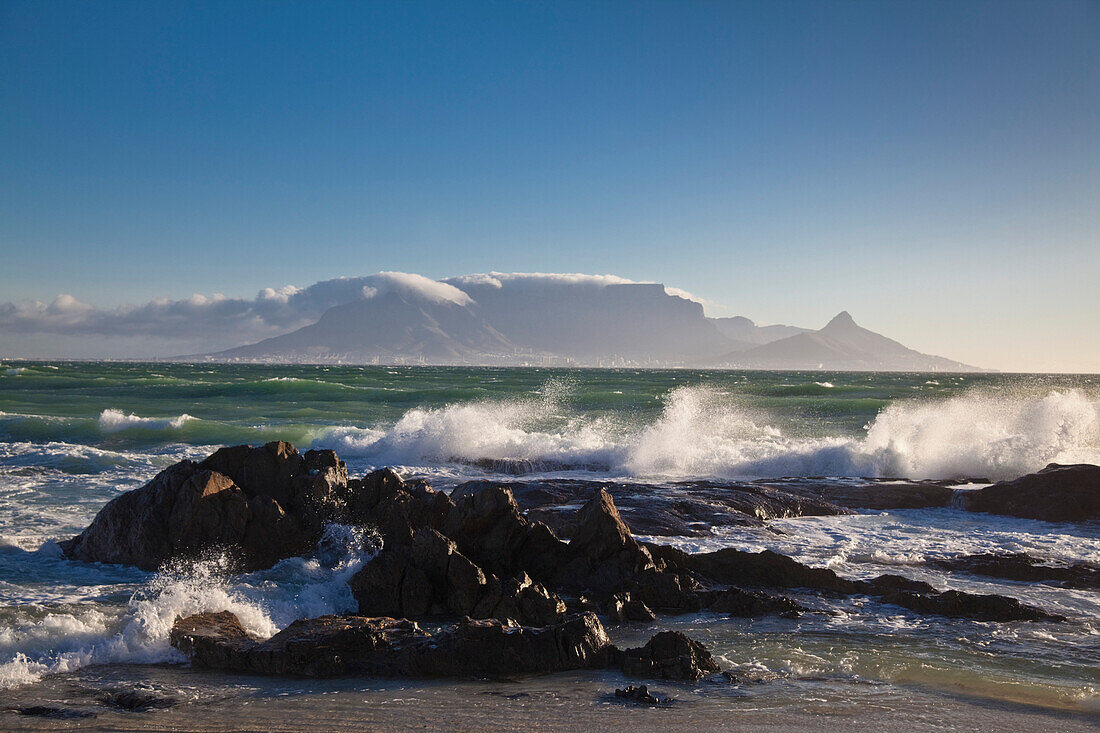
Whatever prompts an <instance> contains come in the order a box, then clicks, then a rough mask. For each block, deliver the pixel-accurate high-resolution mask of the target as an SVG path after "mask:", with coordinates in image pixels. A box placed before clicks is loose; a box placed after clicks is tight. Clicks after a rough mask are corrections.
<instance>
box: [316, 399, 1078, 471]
mask: <svg viewBox="0 0 1100 733" xmlns="http://www.w3.org/2000/svg"><path fill="white" fill-rule="evenodd" d="M567 392H568V389H567V388H563V387H561V386H560V385H559V386H558V387H556V388H555V389H549V390H546V391H544V394H542V395H540V396H536V397H533V398H531V399H528V400H507V401H482V402H473V403H458V404H453V405H449V406H446V407H442V408H434V409H425V408H414V409H412V410H409V411H408V412H406V413H405V414H404V415H403V416H402V417H401V419H400V420H398V422H397V423H396V424H395V425H394V426H393V427H391V428H389V429H374V428H350V427H345V428H334V429H331V430H329V431H328V432H327V433H325V434H324V435H322V436H321V437H320V438H318V440H317V441H316V442H317V444H319V445H328V446H332V447H335V448H337V450H338V451H340V452H347V453H348V454H349V455H354V456H360V457H363V458H366V459H368V460H370V461H372V462H374V463H376V464H383V463H397V464H405V465H438V464H439V463H446V462H451V461H461V462H475V461H479V460H489V461H500V460H508V459H512V460H525V461H532V462H536V463H538V462H542V463H545V464H548V465H559V466H574V467H589V468H602V469H604V470H610V471H612V472H615V473H620V474H625V475H630V476H633V477H637V478H647V477H660V478H668V477H673V478H696V477H712V478H769V477H779V476H878V477H895V476H900V477H908V478H935V479H951V478H962V477H967V478H973V477H988V478H991V479H994V480H1000V479H1006V478H1014V477H1016V476H1019V475H1021V474H1024V473H1028V472H1030V471H1035V470H1038V469H1040V468H1042V467H1044V466H1045V465H1047V464H1048V463H1051V462H1057V463H1071V462H1089V463H1098V462H1100V402H1097V401H1096V400H1095V399H1094V398H1093V397H1090V396H1088V395H1086V394H1084V393H1083V392H1080V391H1078V390H1068V391H1049V392H1047V393H1045V394H1035V393H1031V394H1009V393H970V394H966V395H962V396H957V397H953V398H950V399H945V400H924V401H899V402H895V403H893V404H891V405H889V406H888V407H886V408H884V409H883V410H882V411H881V412H880V413H879V414H878V415H877V416H876V417H875V419H874V420H872V421H871V423H870V424H869V425H867V427H866V433H865V435H864V436H863V437H859V436H854V437H846V436H826V437H803V436H791V435H787V434H785V433H784V431H783V430H782V429H781V428H780V427H777V420H776V419H775V418H774V417H773V416H770V415H768V414H767V413H764V412H761V411H759V410H753V409H750V408H748V407H746V406H745V405H744V404H743V403H742V402H740V401H739V400H738V398H737V397H736V396H735V395H730V394H726V393H722V392H719V391H715V390H711V389H708V388H705V387H681V388H678V389H675V390H673V391H671V392H670V393H669V394H668V395H666V397H665V400H664V406H663V409H662V411H661V413H660V414H659V416H658V417H657V419H656V420H655V421H653V422H651V423H649V424H645V425H640V426H639V425H633V426H631V425H629V424H625V425H624V422H622V421H616V420H613V419H611V418H608V417H603V418H597V419H592V418H588V419H584V418H582V417H579V416H575V415H572V414H571V413H570V411H569V409H568V404H567V400H566V399H565V396H567Z"/></svg>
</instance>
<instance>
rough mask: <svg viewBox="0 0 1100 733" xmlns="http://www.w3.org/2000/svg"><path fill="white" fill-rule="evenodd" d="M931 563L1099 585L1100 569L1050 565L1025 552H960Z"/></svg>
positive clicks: (994, 574) (1059, 582)
mask: <svg viewBox="0 0 1100 733" xmlns="http://www.w3.org/2000/svg"><path fill="white" fill-rule="evenodd" d="M928 564H929V565H931V566H933V567H936V568H940V569H941V570H949V571H952V572H964V573H971V574H973V575H986V576H989V577H991V578H1004V579H1006V580H1023V581H1028V582H1032V583H1054V584H1057V585H1061V586H1063V587H1065V588H1100V568H1097V567H1094V566H1092V565H1088V564H1087V563H1071V564H1066V563H1058V564H1050V563H1046V562H1043V561H1040V560H1038V559H1037V558H1034V557H1032V556H1031V555H1028V554H1027V553H1026V552H1017V553H1014V554H994V553H983V554H977V555H961V556H959V557H952V558H947V559H943V560H930V561H929V562H928Z"/></svg>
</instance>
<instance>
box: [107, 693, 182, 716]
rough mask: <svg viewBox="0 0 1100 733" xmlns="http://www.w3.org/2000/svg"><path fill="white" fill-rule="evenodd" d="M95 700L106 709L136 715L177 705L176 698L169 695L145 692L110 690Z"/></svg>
mask: <svg viewBox="0 0 1100 733" xmlns="http://www.w3.org/2000/svg"><path fill="white" fill-rule="evenodd" d="M97 699H98V700H99V702H100V703H102V704H103V705H107V706H108V707H113V708H120V709H122V710H128V711H130V712H136V713H144V712H148V711H149V710H162V709H164V708H170V707H172V706H174V705H177V704H179V699H178V698H175V697H172V696H170V695H158V694H156V693H153V692H148V691H146V690H110V691H107V692H104V693H103V694H101V695H100V696H99V697H98V698H97Z"/></svg>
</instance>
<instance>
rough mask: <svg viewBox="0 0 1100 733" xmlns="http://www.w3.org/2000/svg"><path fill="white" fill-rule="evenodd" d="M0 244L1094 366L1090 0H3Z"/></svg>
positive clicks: (93, 272) (158, 284)
mask: <svg viewBox="0 0 1100 733" xmlns="http://www.w3.org/2000/svg"><path fill="white" fill-rule="evenodd" d="M0 254H2V260H0V261H2V263H3V264H2V266H0V301H19V300H21V299H29V298H33V299H39V300H50V299H52V298H53V297H54V296H55V295H56V294H58V293H62V292H64V293H71V294H73V295H74V296H76V297H77V298H79V299H80V300H83V301H88V302H91V303H95V304H96V305H100V306H112V305H117V304H120V303H141V302H144V301H147V300H150V299H153V298H157V297H172V298H177V297H186V296H188V295H190V294H192V293H195V292H198V293H204V294H212V293H215V292H221V293H225V294H227V295H231V296H238V295H240V296H251V295H253V294H254V293H255V292H256V291H257V290H259V289H260V288H262V287H267V286H276V287H277V286H280V285H285V284H296V285H300V286H305V285H308V284H310V283H312V282H314V281H317V280H321V279H327V278H331V277H337V276H340V275H361V274H367V273H370V272H374V271H378V270H404V271H410V272H418V273H422V274H424V275H428V276H430V277H443V276H447V275H455V274H462V273H467V272H480V271H486V270H500V271H553V272H587V273H615V274H618V275H622V276H624V277H629V278H633V279H637V280H658V281H661V282H665V283H667V284H669V285H673V286H677V287H681V288H684V289H687V290H689V291H692V292H694V293H695V294H697V295H699V296H701V297H703V298H705V299H707V300H708V301H711V302H712V304H711V305H710V306H708V308H709V310H710V311H711V313H712V314H716V315H729V314H735V313H740V314H744V315H748V316H750V317H753V318H756V319H757V320H759V321H761V322H793V323H797V324H799V325H805V326H819V325H822V324H824V322H825V321H827V320H828V318H829V317H830V316H831V315H833V313H835V312H836V311H839V310H841V309H848V310H849V311H851V312H852V314H853V315H854V316H855V317H856V319H857V320H858V321H860V322H861V323H862V324H864V325H866V326H868V327H870V328H873V329H875V330H879V331H882V332H885V333H887V334H889V335H891V336H893V337H895V338H898V339H899V340H901V341H903V342H905V343H907V344H908V345H911V346H913V347H915V348H919V349H921V350H923V351H929V352H935V353H941V354H944V355H946V356H950V357H952V358H956V359H959V360H962V361H967V362H972V363H978V364H982V365H985V366H992V367H1001V368H1006V369H1012V368H1021V369H1067V370H1073V369H1090V370H1100V338H1097V336H1096V334H1097V333H1098V332H1100V3H1098V2H1095V1H1094V2H1057V1H1047V2H1025V3H1019V2H958V1H952V2H899V3H890V2H858V1H852V2H834V3H827V2H819V3H811V2H791V3H785V2H761V3H750V2H733V1H732V0H731V1H729V2H688V1H687V0H677V1H675V2H630V3H613V2H577V3H535V2H516V3H503V2H501V3H495V2H494V3H473V2H463V3H451V2H441V3H415V2H394V3H386V4H384V3H323V2H306V3H291V2H216V3H184V2H172V3H156V2H75V1H72V2H42V1H36V2H17V1H13V0H2V2H0ZM1083 330H1084V331H1087V332H1088V336H1087V337H1085V338H1082V336H1081V333H1082V331H1083ZM1025 347H1026V348H1025Z"/></svg>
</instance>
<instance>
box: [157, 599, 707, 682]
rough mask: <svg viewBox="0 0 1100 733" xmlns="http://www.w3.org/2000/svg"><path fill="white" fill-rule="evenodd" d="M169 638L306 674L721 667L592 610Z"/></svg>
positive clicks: (312, 624) (694, 675) (693, 674)
mask: <svg viewBox="0 0 1100 733" xmlns="http://www.w3.org/2000/svg"><path fill="white" fill-rule="evenodd" d="M171 643H172V646H174V647H176V648H177V649H179V650H180V651H182V652H183V653H184V654H186V655H187V656H188V657H189V658H190V659H191V661H192V663H194V664H196V665H198V666H202V667H211V668H215V669H227V670H233V671H238V672H250V673H256V674H276V675H285V674H293V675H301V676H305V677H334V676H343V675H358V676H370V677H505V676H510V675H516V674H530V673H547V672H560V671H565V670H570V669H585V668H606V667H612V666H618V667H620V669H621V670H622V671H623V672H624V673H625V674H629V675H633V676H639V677H655V678H661V679H677V680H696V679H699V678H700V677H702V676H704V675H707V674H711V673H712V672H717V671H718V665H717V663H716V662H715V661H714V658H713V657H712V656H711V655H710V652H708V651H707V649H706V648H705V647H704V646H703V645H702V644H699V643H698V642H696V641H693V640H692V639H689V638H688V637H686V636H684V635H683V634H680V633H678V632H672V631H666V632H662V633H660V634H657V635H656V636H654V637H653V639H651V640H650V642H649V643H648V644H646V645H645V646H643V647H639V648H637V649H627V650H626V651H620V650H618V649H616V648H615V647H614V646H613V645H612V644H611V642H610V641H609V640H608V638H607V634H606V632H605V631H604V629H603V626H602V625H601V624H600V621H599V619H598V618H596V615H595V614H592V613H583V614H577V615H574V616H570V617H569V618H567V619H565V620H564V621H562V622H560V623H557V624H553V625H550V626H545V627H541V628H533V627H528V626H507V625H505V624H502V623H501V622H499V621H473V620H470V619H464V620H462V621H460V622H459V623H457V624H455V625H453V626H447V627H444V628H442V629H440V630H439V631H438V632H436V633H434V634H431V633H428V632H426V631H424V630H423V629H421V628H420V627H419V626H418V625H417V624H416V623H415V622H412V621H409V620H406V619H394V618H370V617H365V616H321V617H319V618H313V619H307V620H304V621H295V622H294V623H292V624H291V625H290V626H288V627H287V628H286V629H284V630H283V631H280V632H279V633H278V634H276V635H275V636H273V637H271V638H270V639H266V640H260V639H257V638H255V637H254V636H252V635H251V634H249V633H248V632H247V631H245V629H244V628H243V627H242V626H241V624H240V622H239V621H238V619H237V617H236V616H234V615H233V614H232V613H230V612H228V611H222V612H220V613H200V614H196V615H193V616H188V617H186V618H182V619H179V620H177V621H176V623H175V624H174V625H173V627H172V631H171Z"/></svg>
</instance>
